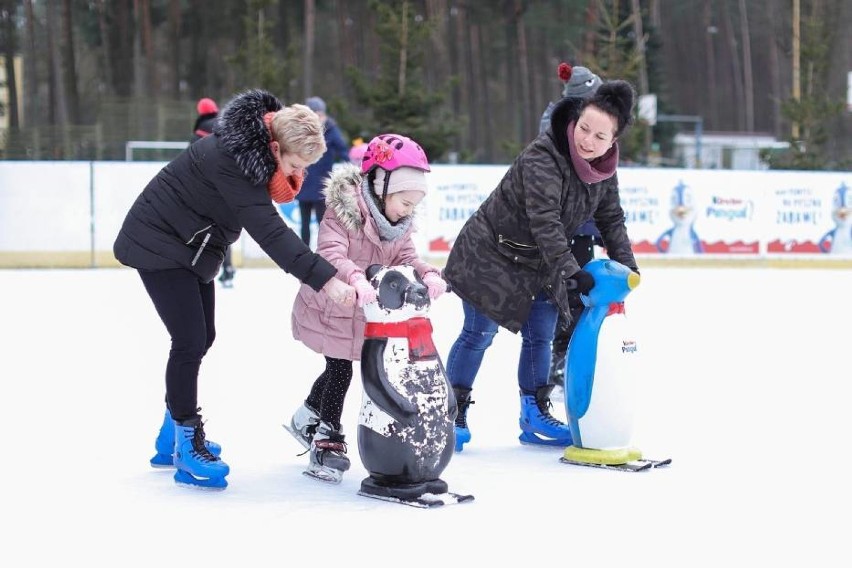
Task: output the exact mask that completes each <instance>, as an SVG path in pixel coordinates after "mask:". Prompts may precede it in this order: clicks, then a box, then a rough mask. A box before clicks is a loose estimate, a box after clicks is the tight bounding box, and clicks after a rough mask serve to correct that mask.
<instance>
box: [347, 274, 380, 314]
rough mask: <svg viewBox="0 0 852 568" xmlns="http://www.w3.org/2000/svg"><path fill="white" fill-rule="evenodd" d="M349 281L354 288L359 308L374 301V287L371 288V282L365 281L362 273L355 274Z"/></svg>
mask: <svg viewBox="0 0 852 568" xmlns="http://www.w3.org/2000/svg"><path fill="white" fill-rule="evenodd" d="M349 283H350V284H352V286H353V287H354V288H355V294H356V295H357V296H358V307H359V308H363V307H364V306H365V305H367V304H369V303H371V302H375V301H376V289H375V288H373V285H372V284H370V283H369V282H367V279H366V278H364V275H363V274H356V275H355V276H353V277H352V279H351V280H350V281H349Z"/></svg>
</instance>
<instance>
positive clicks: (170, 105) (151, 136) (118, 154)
mask: <svg viewBox="0 0 852 568" xmlns="http://www.w3.org/2000/svg"><path fill="white" fill-rule="evenodd" d="M95 116H96V120H95V121H94V123H93V124H87V125H67V126H60V125H47V124H39V125H37V126H27V125H23V126H22V127H21V128H20V129H19V130H18V131H11V130H9V129H0V159H3V160H87V161H88V160H98V161H101V160H124V159H125V145H126V143H127V141H128V140H151V141H174V142H186V141H189V139H190V137H191V133H192V126H193V124H194V121H195V105H194V103H192V102H187V101H162V100H159V101H152V100H144V99H132V100H128V99H124V100H120V99H117V100H108V101H104V102H101V103H100V104H99V106H98V109H97V111H96V113H95ZM42 120H43V118H42ZM174 155H175V151H174V150H169V149H153V148H152V149H140V150H137V151H136V152H135V153H134V158H135V159H137V160H169V159H171V158H172V157H174Z"/></svg>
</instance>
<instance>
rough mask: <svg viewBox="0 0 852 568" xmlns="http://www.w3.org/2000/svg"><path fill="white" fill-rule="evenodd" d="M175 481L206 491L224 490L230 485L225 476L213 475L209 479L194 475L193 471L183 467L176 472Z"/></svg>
mask: <svg viewBox="0 0 852 568" xmlns="http://www.w3.org/2000/svg"><path fill="white" fill-rule="evenodd" d="M175 483H176V484H178V485H180V486H183V487H190V488H192V489H201V490H204V491H222V490H223V489H225V488H226V487H228V481H227V480H226V479H225V478H224V477H211V478H207V479H205V478H200V477H194V476H193V475H192V474H191V473H189V472H186V471H184V470H182V469H179V470H177V471H176V472H175Z"/></svg>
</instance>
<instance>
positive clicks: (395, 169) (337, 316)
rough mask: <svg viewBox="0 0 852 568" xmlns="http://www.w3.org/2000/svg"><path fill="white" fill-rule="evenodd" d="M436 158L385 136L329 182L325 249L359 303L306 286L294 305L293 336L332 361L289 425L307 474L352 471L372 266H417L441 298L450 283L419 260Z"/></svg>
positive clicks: (334, 476)
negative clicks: (342, 302) (419, 219)
mask: <svg viewBox="0 0 852 568" xmlns="http://www.w3.org/2000/svg"><path fill="white" fill-rule="evenodd" d="M428 171H429V161H428V160H427V159H426V154H425V153H424V152H423V149H422V148H420V145H419V144H417V143H416V142H415V141H413V140H411V139H410V138H406V137H405V136H401V135H398V134H380V135H379V136H376V137H375V138H373V139H372V140H371V141H370V143H369V144H368V145H367V149H366V151H365V153H364V157H363V160H362V161H361V167H360V168H358V166H355V165H350V164H347V165H346V166H344V167H342V168H340V169H338V170H335V171H334V172H333V173H332V174H331V177H330V179H329V180H328V182H326V189H325V195H326V214H325V217H323V220H322V222H321V223H320V228H319V236H318V240H317V252H318V253H319V254H320V255H322V256H323V257H324V258H326V259H327V260H328V261H329V262H331V264H332V265H333V266H334V267H335V268H336V269H337V277H338V278H340V279H342V280H343V281H344V282H347V283H349V284H351V285H352V286H353V287H354V288H355V291H356V294H357V306H349V307H342V306H339V305H336V304H334V303H333V302H332V301H331V300H330V299H329V297H328V296H327V295H326V294H325V293H324V292H322V291H316V290H314V289H313V288H311V287H310V286H302V287H301V289H300V290H299V294H298V295H297V297H296V301H295V303H294V305H293V312H292V324H293V336H294V337H295V338H296V339H298V340H300V341H302V343H304V344H305V345H307V346H308V347H310V348H311V349H313V350H314V351H316V352H317V353H321V354H323V355H324V356H325V361H326V366H325V371H323V373H322V374H321V375H320V376H319V378H317V380H316V381H315V382H314V384H313V387H312V388H311V392H310V394H308V398H307V399H305V402H304V404H303V405H302V406H301V407H299V408H298V409H297V410H296V412H295V414H294V415H293V417H292V419H291V420H290V423H289V424H285V425H284V427H285V428H286V429H287V430H288V431H289V432H290V433H291V434H293V436H294V437H295V438H296V439H297V440H298V441H299V443H301V444H302V445H303V446H304V447H305V448H306V449H309V450H310V464H309V465H308V468H307V470H306V471H305V474H306V475H310V476H312V477H316V478H318V479H321V480H324V481H330V482H333V483H339V482H340V480H341V479H342V476H343V472H344V471H346V470H347V469H349V458H348V457H346V444H345V443H344V437H343V431H342V427H341V424H340V416H341V414H342V413H343V402H344V399H345V397H346V391H347V390H348V389H349V383H350V382H351V381H352V362H353V361H359V360H360V359H361V346H362V344H363V343H364V327H365V325H366V321H365V318H364V312H363V310H362V309H361V308H362V307H363V306H364V305H365V304H368V303H370V302H373V301H375V299H376V291H375V290H374V289H373V287H372V286H371V285H370V284H369V282H367V278H366V276H365V274H364V270H365V269H366V268H367V267H369V266H370V265H372V264H383V265H397V264H409V265H411V266H413V267H414V268H415V270H416V271H417V273H418V275H420V277H421V278H422V279H423V283H424V284H425V285H426V286H427V287H428V289H429V297H430V298H431V299H432V300H434V299H436V298H438V297H439V296H440V295H441V294H443V293H444V292H445V291H446V289H447V285H446V283H445V282H444V280H443V278H442V277H441V274H440V271H439V270H438V269H437V268H435V267H434V266H431V265H429V264H427V263H426V262H423V261H422V260H420V258H419V257H418V256H417V252H416V251H415V248H414V243H413V241H412V238H411V234H412V232H413V231H414V226H413V214H414V209H415V207H416V206H417V204H418V203H420V201H421V200H422V199H423V197H424V196H425V195H426V188H427V185H426V172H428Z"/></svg>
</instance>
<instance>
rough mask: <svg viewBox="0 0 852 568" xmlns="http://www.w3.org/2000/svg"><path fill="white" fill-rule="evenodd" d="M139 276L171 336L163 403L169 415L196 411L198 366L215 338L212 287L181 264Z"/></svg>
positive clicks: (181, 415)
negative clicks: (169, 412)
mask: <svg viewBox="0 0 852 568" xmlns="http://www.w3.org/2000/svg"><path fill="white" fill-rule="evenodd" d="M139 276H140V277H141V278H142V284H144V285H145V290H147V291H148V295H149V296H151V300H152V301H153V302H154V307H155V308H156V309H157V313H158V314H159V315H160V319H161V320H162V321H163V323H164V324H165V325H166V330H168V332H169V335H171V338H172V347H171V350H170V351H169V361H168V363H167V365H166V404H167V405H168V408H169V410H170V411H171V413H172V419H174V420H177V421H184V420H189V419H190V418H194V417H195V416H197V415H198V369H199V367H200V366H201V359H202V358H203V357H204V355H205V354H207V350H208V349H210V346H211V345H213V341H214V340H215V339H216V325H215V323H214V315H215V312H216V287H215V286H214V285H213V283H212V282H208V283H207V284H205V283H204V282H201V281H200V280H199V279H198V277H197V276H196V275H195V274H193V273H192V272H190V271H189V270H185V269H183V268H176V269H173V270H157V271H154V272H145V271H142V270H140V271H139Z"/></svg>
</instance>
